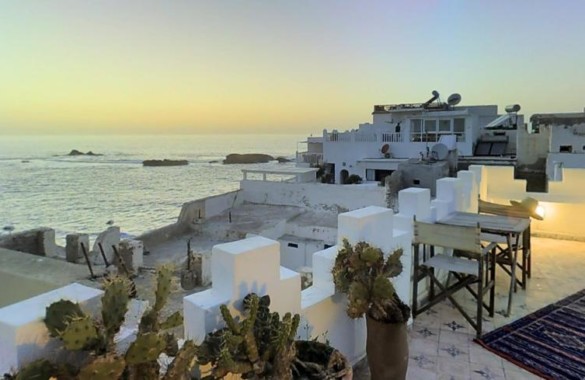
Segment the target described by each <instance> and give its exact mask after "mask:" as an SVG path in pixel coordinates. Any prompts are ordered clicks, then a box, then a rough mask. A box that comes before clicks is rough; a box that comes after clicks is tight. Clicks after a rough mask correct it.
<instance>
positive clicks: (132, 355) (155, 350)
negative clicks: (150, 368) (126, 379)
mask: <svg viewBox="0 0 585 380" xmlns="http://www.w3.org/2000/svg"><path fill="white" fill-rule="evenodd" d="M165 346H166V341H165V339H164V338H163V337H161V336H159V335H158V334H156V333H147V334H144V335H138V337H137V338H136V340H135V341H134V342H133V343H132V344H131V345H130V347H129V348H128V352H126V362H128V364H141V363H147V362H151V361H155V360H156V359H158V357H159V355H160V354H161V352H162V351H163V350H164V349H165Z"/></svg>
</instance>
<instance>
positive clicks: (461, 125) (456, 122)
mask: <svg viewBox="0 0 585 380" xmlns="http://www.w3.org/2000/svg"><path fill="white" fill-rule="evenodd" d="M453 132H454V133H455V135H457V141H465V119H463V118H459V119H453Z"/></svg>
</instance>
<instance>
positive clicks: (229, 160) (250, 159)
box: [223, 153, 274, 164]
mask: <svg viewBox="0 0 585 380" xmlns="http://www.w3.org/2000/svg"><path fill="white" fill-rule="evenodd" d="M269 161H274V157H272V156H270V155H268V154H261V153H247V154H236V153H232V154H228V155H227V156H226V158H225V160H223V163H224V164H260V163H265V162H269Z"/></svg>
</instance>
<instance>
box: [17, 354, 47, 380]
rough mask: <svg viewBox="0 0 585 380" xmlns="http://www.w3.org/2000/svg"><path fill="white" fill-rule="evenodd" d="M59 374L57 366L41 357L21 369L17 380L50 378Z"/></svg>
mask: <svg viewBox="0 0 585 380" xmlns="http://www.w3.org/2000/svg"><path fill="white" fill-rule="evenodd" d="M56 374H57V368H56V367H55V365H54V364H53V363H51V362H49V361H48V360H46V359H39V360H35V361H34V362H31V363H29V364H27V365H26V366H24V367H23V368H21V369H20V371H19V372H18V374H17V375H16V377H15V378H14V379H15V380H30V379H39V380H48V379H50V378H51V377H53V376H55V375H56Z"/></svg>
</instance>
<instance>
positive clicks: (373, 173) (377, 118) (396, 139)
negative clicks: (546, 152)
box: [297, 91, 524, 184]
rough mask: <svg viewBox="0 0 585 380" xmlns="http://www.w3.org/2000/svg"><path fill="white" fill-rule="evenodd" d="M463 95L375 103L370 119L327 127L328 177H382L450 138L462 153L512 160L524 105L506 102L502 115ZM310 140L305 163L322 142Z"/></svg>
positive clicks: (429, 154)
mask: <svg viewBox="0 0 585 380" xmlns="http://www.w3.org/2000/svg"><path fill="white" fill-rule="evenodd" d="M460 100H461V96H460V95H458V94H453V95H451V96H450V97H449V98H448V100H447V102H442V101H441V100H440V98H439V94H438V93H437V92H436V91H433V97H432V98H431V99H429V100H428V101H426V102H424V103H407V104H391V105H375V106H374V111H373V113H372V114H373V121H372V123H364V124H360V125H359V128H358V129H354V130H351V131H345V132H339V131H337V130H333V131H327V130H324V131H323V138H322V154H323V159H322V161H323V163H324V164H325V168H326V171H327V172H329V173H331V174H332V175H331V181H330V182H334V183H338V184H342V183H344V182H345V179H346V178H347V177H348V176H350V175H352V174H356V175H359V176H360V177H361V178H363V179H364V180H366V181H380V180H382V179H383V178H384V177H385V176H387V175H389V174H391V173H392V172H393V171H394V170H396V169H397V168H398V164H399V163H401V162H404V161H406V160H408V159H411V158H435V157H433V151H432V148H433V146H435V144H437V143H438V142H446V141H450V143H445V144H446V145H448V146H447V148H448V149H457V152H458V155H459V157H473V156H484V157H485V156H490V157H493V158H499V157H508V161H510V159H513V158H514V155H515V153H516V130H517V126H518V125H520V126H523V125H524V119H523V117H522V115H518V114H517V111H518V110H519V109H520V107H519V106H512V107H507V109H506V110H507V111H508V112H507V114H505V115H498V107H497V106H496V105H480V106H458V103H459V101H460ZM447 136H450V137H449V138H445V137H447ZM308 142H310V143H312V144H310V143H309V144H308V147H309V148H310V149H311V151H310V152H309V151H308V152H305V153H302V154H300V155H298V159H297V162H299V163H301V164H302V163H303V162H304V163H308V162H310V158H309V157H312V156H314V155H315V153H319V148H318V147H316V146H315V145H316V144H317V143H318V141H317V140H315V141H309V140H308ZM311 145H313V146H311ZM449 145H451V146H449Z"/></svg>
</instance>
